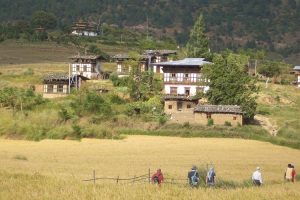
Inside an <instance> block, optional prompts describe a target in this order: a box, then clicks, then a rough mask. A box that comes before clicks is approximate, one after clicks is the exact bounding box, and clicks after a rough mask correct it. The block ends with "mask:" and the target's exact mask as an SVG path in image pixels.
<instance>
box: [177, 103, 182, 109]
mask: <svg viewBox="0 0 300 200" xmlns="http://www.w3.org/2000/svg"><path fill="white" fill-rule="evenodd" d="M177 110H179V111H180V110H182V102H181V101H179V102H177Z"/></svg>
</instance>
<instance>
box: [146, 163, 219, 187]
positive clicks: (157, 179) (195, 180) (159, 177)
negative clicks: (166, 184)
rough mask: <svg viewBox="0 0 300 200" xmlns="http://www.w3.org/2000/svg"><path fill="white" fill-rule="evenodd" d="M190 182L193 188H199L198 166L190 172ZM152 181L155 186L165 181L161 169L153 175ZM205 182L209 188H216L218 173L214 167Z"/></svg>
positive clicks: (209, 171)
mask: <svg viewBox="0 0 300 200" xmlns="http://www.w3.org/2000/svg"><path fill="white" fill-rule="evenodd" d="M187 177H188V180H189V184H190V186H192V187H197V186H199V183H200V175H199V172H198V169H197V167H196V166H193V167H192V169H191V170H190V171H189V172H188V176H187ZM151 181H152V183H154V184H158V185H160V184H161V183H163V181H164V176H163V174H162V171H161V169H158V170H157V171H156V173H155V174H153V175H152V177H151ZM205 182H206V185H207V186H214V185H215V182H216V173H215V170H214V168H213V167H211V168H210V169H209V170H208V172H207V175H206V177H205Z"/></svg>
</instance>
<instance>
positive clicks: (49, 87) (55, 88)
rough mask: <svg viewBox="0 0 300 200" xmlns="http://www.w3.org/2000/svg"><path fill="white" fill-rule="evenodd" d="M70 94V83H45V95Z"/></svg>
mask: <svg viewBox="0 0 300 200" xmlns="http://www.w3.org/2000/svg"><path fill="white" fill-rule="evenodd" d="M67 94H68V85H64V84H44V91H43V97H44V98H56V97H62V96H66V95H67Z"/></svg>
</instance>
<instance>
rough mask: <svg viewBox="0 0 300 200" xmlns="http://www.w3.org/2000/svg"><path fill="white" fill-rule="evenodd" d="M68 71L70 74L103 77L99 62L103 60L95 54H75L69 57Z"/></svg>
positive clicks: (93, 77) (91, 77)
mask: <svg viewBox="0 0 300 200" xmlns="http://www.w3.org/2000/svg"><path fill="white" fill-rule="evenodd" d="M70 59H71V63H70V71H71V74H72V75H81V76H85V77H87V78H89V79H99V78H103V77H102V75H103V74H104V72H103V71H102V69H101V62H102V61H103V60H104V58H103V57H101V56H96V55H77V56H73V57H71V58H70Z"/></svg>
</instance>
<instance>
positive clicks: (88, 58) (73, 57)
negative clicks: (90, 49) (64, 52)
mask: <svg viewBox="0 0 300 200" xmlns="http://www.w3.org/2000/svg"><path fill="white" fill-rule="evenodd" d="M99 58H102V56H99V55H76V56H72V57H71V58H70V59H73V60H75V59H87V60H97V59H99Z"/></svg>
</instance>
